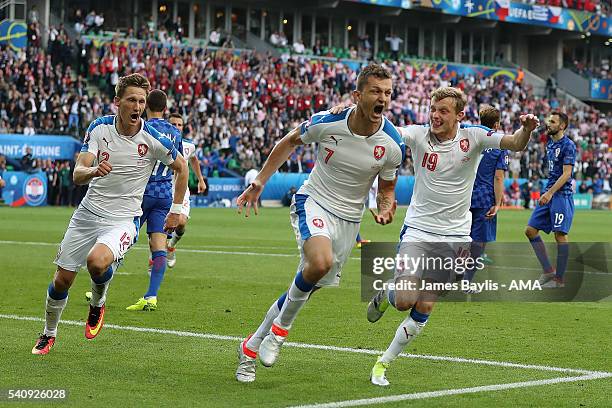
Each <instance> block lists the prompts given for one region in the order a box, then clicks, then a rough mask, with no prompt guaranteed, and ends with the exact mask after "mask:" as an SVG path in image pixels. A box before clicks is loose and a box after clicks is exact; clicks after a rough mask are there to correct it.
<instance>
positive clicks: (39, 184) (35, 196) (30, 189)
mask: <svg viewBox="0 0 612 408" xmlns="http://www.w3.org/2000/svg"><path fill="white" fill-rule="evenodd" d="M23 198H24V199H25V203H27V204H28V205H30V206H32V207H36V206H39V205H41V204H43V203H44V202H45V200H46V198H47V191H46V188H45V183H44V181H43V180H42V179H41V178H40V177H39V176H37V175H33V176H30V177H29V178H28V179H26V181H25V182H24V183H23Z"/></svg>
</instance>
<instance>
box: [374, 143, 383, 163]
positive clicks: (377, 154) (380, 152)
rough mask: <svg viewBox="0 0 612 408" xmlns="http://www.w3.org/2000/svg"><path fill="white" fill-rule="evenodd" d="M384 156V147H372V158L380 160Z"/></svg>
mask: <svg viewBox="0 0 612 408" xmlns="http://www.w3.org/2000/svg"><path fill="white" fill-rule="evenodd" d="M384 155H385V146H380V145H377V146H374V158H375V159H376V160H380V159H382V158H383V156H384Z"/></svg>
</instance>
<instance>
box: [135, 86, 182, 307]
mask: <svg viewBox="0 0 612 408" xmlns="http://www.w3.org/2000/svg"><path fill="white" fill-rule="evenodd" d="M167 103H168V97H167V96H166V93H165V92H164V91H162V90H160V89H154V90H152V91H151V93H149V96H148V97H147V118H148V119H147V125H149V126H151V127H152V128H154V129H155V130H157V131H158V132H159V133H161V134H162V135H164V136H166V137H167V138H168V139H170V140H171V141H172V143H173V144H174V147H175V148H176V150H177V151H178V152H181V151H182V149H183V148H182V143H181V132H180V131H179V130H178V129H177V128H176V127H174V126H173V125H171V124H170V123H168V121H166V120H165V119H164V112H165V111H166V106H167ZM172 177H173V174H172V170H171V169H170V168H168V167H167V166H166V165H164V163H162V162H161V161H158V162H157V164H156V165H155V167H154V168H153V172H152V174H151V177H149V182H148V183H147V187H146V188H145V192H144V197H143V200H142V217H140V225H144V223H146V224H147V235H148V237H149V249H150V251H151V258H150V260H149V264H150V267H151V273H150V276H149V288H148V289H147V292H146V293H145V294H144V296H143V297H141V298H140V299H138V301H137V302H136V303H134V304H133V305H130V306H128V307H126V310H129V311H141V310H143V311H153V310H156V309H157V294H158V292H159V288H160V286H161V284H162V281H163V280H164V274H165V273H166V237H167V235H166V232H165V231H164V218H166V216H167V215H168V212H169V211H170V207H171V206H172ZM185 195H187V191H185ZM182 207H183V203H182V201H181V211H182ZM179 217H180V212H179Z"/></svg>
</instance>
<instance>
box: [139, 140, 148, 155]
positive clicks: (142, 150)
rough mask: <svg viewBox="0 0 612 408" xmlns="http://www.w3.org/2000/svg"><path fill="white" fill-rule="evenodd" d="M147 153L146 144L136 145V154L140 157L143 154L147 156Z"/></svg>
mask: <svg viewBox="0 0 612 408" xmlns="http://www.w3.org/2000/svg"><path fill="white" fill-rule="evenodd" d="M148 151H149V146H147V145H146V144H142V143H141V144H139V145H138V154H139V155H140V157H143V156H144V155H145V154H147V152H148Z"/></svg>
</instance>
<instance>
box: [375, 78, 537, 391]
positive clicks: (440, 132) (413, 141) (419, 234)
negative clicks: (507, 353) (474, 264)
mask: <svg viewBox="0 0 612 408" xmlns="http://www.w3.org/2000/svg"><path fill="white" fill-rule="evenodd" d="M465 105H466V97H465V95H464V94H463V92H462V91H461V90H460V89H458V88H451V87H442V88H439V89H437V90H436V91H434V92H433V93H432V95H431V106H430V113H429V126H420V125H412V126H406V127H404V128H400V129H399V130H400V133H401V134H402V139H403V141H404V143H405V144H406V146H407V147H409V148H410V150H411V152H412V157H413V161H414V163H415V185H414V193H413V195H412V200H411V202H410V206H409V207H408V211H407V212H406V218H405V220H404V226H403V227H402V231H401V233H400V245H399V255H400V256H401V257H403V255H404V254H405V255H406V256H407V257H409V258H412V259H415V258H417V257H420V256H422V255H423V254H425V255H426V256H431V257H437V258H446V257H450V258H451V259H454V258H456V257H457V256H458V255H460V254H461V253H466V252H467V249H468V247H469V242H470V241H471V239H470V236H469V234H470V227H471V214H470V211H469V209H470V196H471V192H472V186H473V185H474V179H475V178H476V168H477V166H478V158H479V156H480V154H481V153H482V151H483V150H485V149H500V148H501V149H509V150H512V151H519V150H523V149H524V148H525V147H526V146H527V143H528V141H529V137H530V134H531V132H532V130H533V129H535V128H536V127H537V125H538V119H537V118H536V117H535V116H533V115H523V116H521V117H520V120H521V124H522V127H521V128H520V129H519V130H517V131H516V132H515V133H514V135H502V134H500V133H495V132H494V131H487V130H485V129H482V128H478V127H469V128H460V127H459V123H460V122H461V121H462V120H463V118H464V116H465V113H464V108H465ZM451 272H452V274H453V275H454V272H453V271H451ZM454 280H455V276H451V275H450V274H449V273H448V271H445V270H444V271H441V270H436V269H435V268H432V269H431V270H428V269H425V268H415V269H411V268H409V267H408V265H398V268H396V270H395V278H394V282H393V283H395V284H396V285H397V288H398V289H397V290H395V289H393V288H391V287H387V288H385V289H383V290H381V291H380V292H378V293H377V294H376V295H375V296H374V297H373V298H372V301H371V302H370V304H369V305H368V311H367V317H368V320H369V321H370V322H376V321H378V320H379V319H380V318H381V317H382V315H383V313H384V312H385V310H387V308H388V306H389V304H391V305H392V306H393V307H395V308H396V309H397V310H400V311H408V310H410V313H409V315H408V316H407V317H406V318H405V320H404V321H402V323H401V324H400V325H399V327H398V328H397V330H396V333H395V336H394V338H393V340H392V342H391V344H390V345H389V347H388V349H387V350H386V351H385V353H384V354H383V355H382V356H381V357H379V358H378V360H377V362H376V364H375V365H374V367H373V368H372V371H371V374H370V380H371V382H372V384H375V385H379V386H387V385H389V381H388V380H387V378H386V375H385V374H386V370H387V368H388V367H389V365H390V363H391V362H392V361H393V360H395V359H396V358H397V356H398V355H399V354H400V353H401V352H402V350H404V348H405V347H406V346H407V345H408V344H409V343H410V342H411V341H412V340H414V338H415V337H416V336H417V335H418V334H419V333H420V332H421V331H422V330H423V327H425V324H426V323H427V320H428V319H429V315H430V314H431V311H432V309H433V306H434V304H435V302H436V299H437V297H438V296H439V295H440V293H441V292H440V291H439V290H436V289H435V288H434V289H432V290H428V288H424V290H420V288H421V285H422V281H424V282H425V283H426V284H430V283H435V282H441V283H445V282H447V281H454ZM412 288H415V289H414V290H412Z"/></svg>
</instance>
